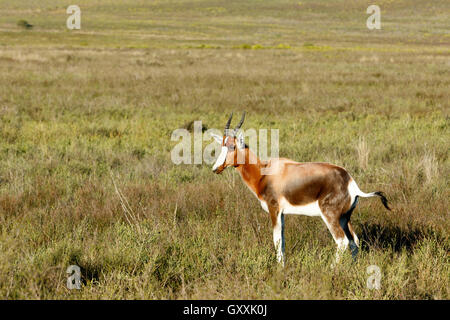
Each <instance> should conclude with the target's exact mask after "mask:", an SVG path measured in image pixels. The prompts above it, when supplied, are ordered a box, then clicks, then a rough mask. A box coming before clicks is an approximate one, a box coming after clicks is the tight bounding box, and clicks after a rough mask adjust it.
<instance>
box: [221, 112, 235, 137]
mask: <svg viewBox="0 0 450 320" xmlns="http://www.w3.org/2000/svg"><path fill="white" fill-rule="evenodd" d="M231 118H233V112H231V114H230V117H229V118H228V121H227V124H226V125H225V130H224V131H223V134H224V135H226V134H227V130H228V129H230V123H231Z"/></svg>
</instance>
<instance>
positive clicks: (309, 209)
mask: <svg viewBox="0 0 450 320" xmlns="http://www.w3.org/2000/svg"><path fill="white" fill-rule="evenodd" d="M280 206H281V208H282V209H283V213H285V214H300V215H305V216H310V217H316V216H320V215H321V214H322V210H320V207H319V201H314V202H311V203H308V204H305V205H301V206H294V205H292V204H290V203H289V201H287V200H286V198H281V200H280Z"/></svg>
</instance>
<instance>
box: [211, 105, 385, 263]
mask: <svg viewBox="0 0 450 320" xmlns="http://www.w3.org/2000/svg"><path fill="white" fill-rule="evenodd" d="M232 117H233V113H231V115H230V117H229V119H228V121H227V123H226V125H225V130H224V134H223V136H219V135H215V134H212V136H213V138H214V139H215V141H217V142H218V143H220V144H221V152H220V154H219V156H218V158H217V160H216V162H215V164H214V166H213V168H212V170H213V172H214V173H216V174H220V173H222V172H223V171H224V170H225V169H226V168H227V167H231V166H233V167H234V168H235V169H236V170H237V171H238V172H239V174H240V176H241V177H242V180H243V182H244V183H245V184H246V185H247V187H248V188H249V189H250V191H251V192H252V193H253V194H254V195H255V196H256V198H257V199H258V200H259V201H260V203H261V206H262V208H263V209H264V210H265V211H266V212H268V213H269V214H270V219H271V222H272V228H273V243H274V245H275V249H276V252H277V261H278V262H279V263H280V264H281V265H283V266H284V263H285V258H284V253H285V239H284V215H285V214H294V215H306V216H320V217H321V218H322V220H323V221H324V222H325V224H326V226H327V227H328V230H329V231H330V233H331V235H332V237H333V239H334V241H335V242H336V245H337V251H336V260H335V263H338V262H339V261H340V258H341V255H342V253H343V252H345V250H346V249H347V248H348V247H350V252H351V255H352V257H353V260H355V259H356V256H357V254H358V251H359V249H358V248H359V240H358V237H357V235H356V234H355V231H354V229H353V227H352V225H351V223H350V217H351V215H352V212H353V210H354V209H355V207H356V204H357V203H358V198H359V197H363V198H368V197H375V196H377V197H380V199H381V202H382V204H383V205H384V207H385V208H386V209H388V210H391V209H390V208H389V206H388V201H387V199H386V197H385V195H384V194H383V192H381V191H377V192H371V193H365V192H362V191H361V190H360V189H359V187H358V185H357V184H356V182H355V180H353V178H352V177H351V176H350V174H349V173H348V172H347V170H345V169H344V168H342V167H340V166H337V165H333V164H330V163H324V162H295V161H293V160H290V159H286V158H272V159H269V160H267V161H263V160H261V159H259V158H258V156H257V155H255V154H254V153H253V152H252V151H251V150H250V149H249V147H248V146H247V145H246V144H245V143H244V136H243V133H242V131H240V128H241V126H242V124H243V122H244V118H245V112H244V113H243V115H242V118H241V120H240V122H239V124H238V125H237V126H236V127H235V128H234V130H233V129H231V130H230V129H229V128H230V123H231V119H232ZM238 132H239V133H238ZM237 133H238V134H237ZM239 160H240V161H239ZM335 263H333V265H335Z"/></svg>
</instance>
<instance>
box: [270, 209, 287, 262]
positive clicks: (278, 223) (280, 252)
mask: <svg viewBox="0 0 450 320" xmlns="http://www.w3.org/2000/svg"><path fill="white" fill-rule="evenodd" d="M272 227H273V244H274V245H275V250H276V251H277V261H278V263H280V264H281V266H283V267H284V248H285V241H284V214H283V212H282V211H281V210H280V211H279V212H277V213H276V214H275V217H273V218H272Z"/></svg>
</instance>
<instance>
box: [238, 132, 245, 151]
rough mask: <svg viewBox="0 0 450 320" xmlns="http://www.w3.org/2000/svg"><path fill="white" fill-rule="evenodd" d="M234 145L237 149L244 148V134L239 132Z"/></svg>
mask: <svg viewBox="0 0 450 320" xmlns="http://www.w3.org/2000/svg"><path fill="white" fill-rule="evenodd" d="M236 143H237V146H238V148H239V149H244V148H245V141H244V133H243V132H242V131H239V133H238V135H237V137H236Z"/></svg>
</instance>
